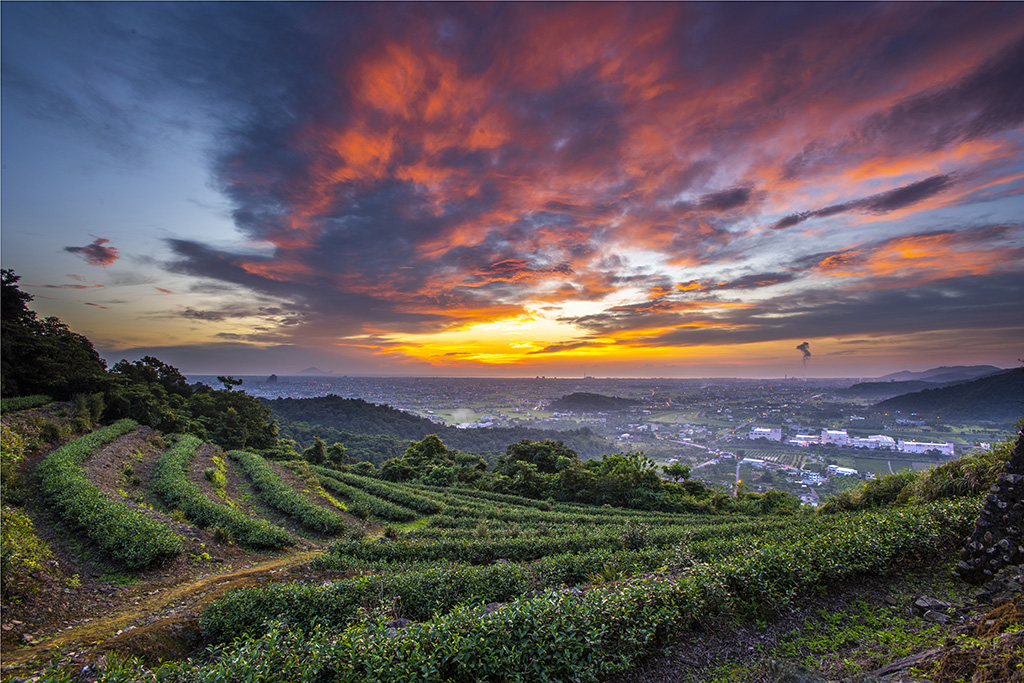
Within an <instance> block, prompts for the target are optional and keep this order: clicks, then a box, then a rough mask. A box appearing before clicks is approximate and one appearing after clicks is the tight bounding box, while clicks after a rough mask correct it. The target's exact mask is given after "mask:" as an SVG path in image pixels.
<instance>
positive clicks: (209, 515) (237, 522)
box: [153, 436, 295, 548]
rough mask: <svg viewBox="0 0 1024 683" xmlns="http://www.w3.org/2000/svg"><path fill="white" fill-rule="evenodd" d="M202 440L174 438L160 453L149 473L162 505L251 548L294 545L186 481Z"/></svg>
mask: <svg viewBox="0 0 1024 683" xmlns="http://www.w3.org/2000/svg"><path fill="white" fill-rule="evenodd" d="M202 443H203V442H202V441H200V440H199V439H198V438H196V437H194V436H178V437H177V443H176V444H175V446H174V448H172V449H171V450H169V451H167V452H166V453H164V454H163V455H162V456H161V457H160V459H159V460H158V461H157V463H156V467H155V468H154V471H153V490H154V491H155V492H156V494H157V495H158V496H160V497H161V498H162V499H163V500H164V502H166V503H167V504H168V505H169V506H171V507H173V508H177V509H179V510H181V511H182V512H183V513H185V516H186V517H187V518H188V519H189V520H190V521H191V522H192V523H194V524H197V525H199V526H216V527H220V528H221V529H225V530H227V531H229V532H230V533H231V536H232V538H234V539H235V540H236V541H238V542H239V543H241V544H242V545H245V546H248V547H251V548H283V547H285V546H288V545H291V544H292V543H294V542H295V539H293V538H292V537H291V536H290V535H289V534H288V532H286V531H285V530H284V529H282V528H281V527H279V526H276V525H274V524H271V523H270V522H268V521H267V520H265V519H259V518H254V517H249V516H247V515H245V514H243V513H241V512H239V511H238V510H234V509H232V508H229V507H228V506H226V505H221V504H219V503H216V502H214V501H212V500H210V499H209V498H208V497H206V496H205V495H204V494H203V492H202V490H201V489H200V488H199V487H198V486H197V485H196V484H194V483H193V482H192V481H190V480H189V478H188V469H189V465H190V464H191V463H192V460H193V459H194V458H195V456H196V453H197V452H198V451H199V447H200V446H202Z"/></svg>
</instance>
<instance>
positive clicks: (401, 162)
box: [0, 2, 1024, 377]
mask: <svg viewBox="0 0 1024 683" xmlns="http://www.w3.org/2000/svg"><path fill="white" fill-rule="evenodd" d="M0 13H2V16H0V19H2V22H0V31H2V41H0V51H2V78H0V88H2V94H0V97H2V100H0V102H2V117H0V135H2V145H0V161H2V171H0V192H2V194H0V199H2V202H0V219H2V223H0V261H2V265H3V268H7V269H12V270H14V271H15V272H16V274H17V275H18V276H19V277H20V278H21V281H20V283H19V284H20V286H21V287H22V288H23V290H24V291H26V292H28V293H30V294H32V295H33V296H34V297H35V298H34V301H33V304H32V305H33V307H34V308H35V310H37V311H38V312H39V314H40V315H41V316H43V315H55V316H58V317H60V318H61V319H62V320H63V321H64V322H66V323H67V324H68V325H69V326H70V327H71V328H72V329H73V330H74V331H76V332H79V333H82V334H85V335H86V336H88V337H89V338H90V339H91V340H92V341H93V343H94V345H95V346H96V348H97V349H98V350H99V351H100V352H101V354H102V355H103V357H104V358H106V359H107V360H108V361H109V362H111V363H112V362H115V361H117V360H119V359H120V358H129V359H135V358H139V357H141V356H143V355H154V356H156V357H158V358H160V359H161V360H163V361H165V362H168V363H171V364H173V365H175V366H177V367H178V368H180V369H181V370H183V371H184V372H187V373H196V374H200V373H203V374H205V373H209V374H221V373H232V374H270V373H276V374H282V375H283V374H292V373H296V372H299V371H302V370H304V369H306V368H308V367H310V366H315V367H317V368H319V369H321V370H323V371H325V372H333V373H336V374H360V375H440V376H531V377H532V376H537V375H543V376H548V377H551V376H582V375H591V376H598V377H720V376H740V377H782V376H790V377H794V376H795V377H877V376H880V375H882V374H885V373H888V372H894V371H898V370H906V369H909V370H924V369H927V368H930V367H935V366H939V365H974V364H991V365H996V366H999V367H1015V366H1019V365H1020V363H1021V361H1020V359H1021V358H1024V322H1022V321H1024V315H1022V314H1024V196H1022V193H1024V77H1022V76H1021V74H1024V3H993V4H986V3H975V2H969V3H955V2H944V3H937V4H929V3H883V4H872V3H859V2H858V3H822V4H816V3H793V4H788V3H765V4H758V3H696V2H695V3H680V4H672V3H652V4H647V3H639V2H638V3H624V4H618V3H593V4H591V3H568V4H561V3H558V4H539V3H488V4H476V3H452V4H447V3H445V4H429V3H413V4H401V3H365V4H363V3H326V4H312V3H281V4H278V3H223V4H221V3H212V2H211V3H175V2H167V3H132V2H118V3H102V2H88V3H85V2H83V3H75V2H71V3H60V4H51V3H42V2H27V3H13V2H3V3H2V4H0Z"/></svg>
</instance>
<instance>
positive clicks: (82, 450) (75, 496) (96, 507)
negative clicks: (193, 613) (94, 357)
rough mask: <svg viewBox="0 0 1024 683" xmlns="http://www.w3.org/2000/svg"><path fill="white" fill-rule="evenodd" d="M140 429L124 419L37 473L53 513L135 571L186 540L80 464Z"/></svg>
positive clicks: (56, 455)
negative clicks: (98, 482)
mask: <svg viewBox="0 0 1024 683" xmlns="http://www.w3.org/2000/svg"><path fill="white" fill-rule="evenodd" d="M137 426H138V425H137V423H136V422H134V421H132V420H120V421H118V422H116V423H114V424H112V425H110V426H109V427H104V428H103V429H99V430H97V431H95V432H92V433H91V434H88V435H86V436H83V437H81V438H79V439H76V440H75V441H71V442H69V443H66V444H64V445H63V446H61V447H60V448H58V449H57V450H55V451H54V452H52V453H51V454H50V455H49V456H47V457H46V459H45V460H43V461H42V462H41V463H40V464H39V467H38V468H37V469H36V473H37V475H38V477H39V483H40V487H39V490H40V494H41V495H42V497H43V499H44V500H45V501H46V502H47V503H48V504H49V505H50V506H51V508H53V510H54V512H56V514H57V515H58V516H59V517H60V518H61V519H63V520H64V521H65V522H66V523H67V524H68V526H70V527H72V528H74V529H80V530H81V531H82V532H84V533H85V534H86V535H87V536H88V537H89V538H90V540H92V541H93V542H94V543H95V544H96V545H97V546H99V548H100V549H101V550H102V551H103V552H105V553H106V554H107V555H109V556H110V557H111V558H112V559H114V560H115V561H118V562H122V563H124V565H125V566H126V567H127V568H128V569H132V570H135V569H145V568H147V567H150V566H152V565H154V564H156V563H158V562H161V561H163V560H165V559H167V558H170V557H174V556H175V555H178V554H180V553H181V552H182V550H183V548H184V546H183V544H182V541H181V539H180V538H179V537H178V536H176V535H175V534H174V533H173V532H172V531H171V529H170V527H169V526H168V525H166V524H164V523H162V522H159V521H157V520H155V519H153V518H151V517H149V516H148V515H146V514H144V513H143V512H142V511H141V510H139V509H137V508H133V507H130V506H128V505H127V504H125V503H122V502H118V501H114V500H113V499H111V498H110V497H109V496H107V495H105V494H104V493H103V492H102V491H100V490H99V489H98V488H96V487H95V486H94V485H93V484H92V483H91V482H90V481H89V480H88V478H87V477H86V476H85V471H84V470H83V468H82V465H83V463H84V462H85V461H86V460H87V459H88V458H89V457H90V456H91V455H92V454H93V452H94V451H96V450H97V449H98V448H100V447H102V446H104V445H106V444H107V443H110V442H111V441H113V440H114V439H116V438H118V437H119V436H122V435H123V434H127V433H128V432H129V431H131V430H133V429H135V428H136V427H137Z"/></svg>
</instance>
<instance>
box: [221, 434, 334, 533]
mask: <svg viewBox="0 0 1024 683" xmlns="http://www.w3.org/2000/svg"><path fill="white" fill-rule="evenodd" d="M228 457H229V458H231V459H232V460H234V461H236V462H238V463H239V465H241V467H242V469H243V470H244V471H245V474H246V476H248V477H249V479H250V480H251V481H252V484H253V486H254V487H255V488H256V490H257V492H258V493H259V495H260V497H261V498H262V500H263V502H265V503H266V504H267V505H269V506H271V507H273V508H275V509H277V510H280V511H281V512H283V513H285V514H286V515H289V516H291V517H294V518H295V519H297V520H299V521H300V522H301V523H302V524H304V525H305V526H307V527H309V528H310V529H313V530H314V531H318V532H320V533H325V534H336V533H339V532H341V531H344V530H345V529H346V528H348V522H346V521H345V518H344V517H342V516H341V515H339V514H338V513H336V512H331V511H330V510H327V509H326V508H323V507H320V506H319V505H316V504H314V503H312V502H310V500H309V499H308V498H306V497H304V496H302V495H300V494H299V493H298V492H297V491H295V489H293V488H292V487H291V486H289V485H288V484H286V483H285V482H283V481H282V480H281V477H279V476H278V475H277V473H275V472H274V470H273V468H271V466H270V464H269V463H268V462H267V461H266V460H265V459H264V458H262V457H261V456H259V455H256V454H255V453H249V452H247V451H237V450H236V451H228Z"/></svg>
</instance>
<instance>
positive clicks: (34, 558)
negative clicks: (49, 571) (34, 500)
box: [0, 505, 52, 592]
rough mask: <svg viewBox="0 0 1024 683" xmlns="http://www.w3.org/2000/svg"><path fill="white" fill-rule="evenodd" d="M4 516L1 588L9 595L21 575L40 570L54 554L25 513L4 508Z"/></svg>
mask: <svg viewBox="0 0 1024 683" xmlns="http://www.w3.org/2000/svg"><path fill="white" fill-rule="evenodd" d="M0 516H2V519H3V524H0V587H2V589H3V591H4V592H6V591H7V588H8V586H9V585H10V584H11V582H12V581H13V580H14V579H15V578H16V577H17V576H18V575H19V574H23V573H25V572H30V571H35V570H38V569H40V568H41V567H42V566H43V564H44V563H45V562H47V561H48V560H49V559H50V557H51V555H52V553H51V552H50V548H49V546H48V545H46V543H44V542H43V541H42V540H41V539H40V538H39V536H37V535H36V532H35V529H34V528H33V527H32V520H30V519H29V518H28V517H27V516H26V515H25V513H23V512H21V511H20V510H18V509H16V508H13V507H10V506H7V505H4V506H3V512H2V515H0Z"/></svg>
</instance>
